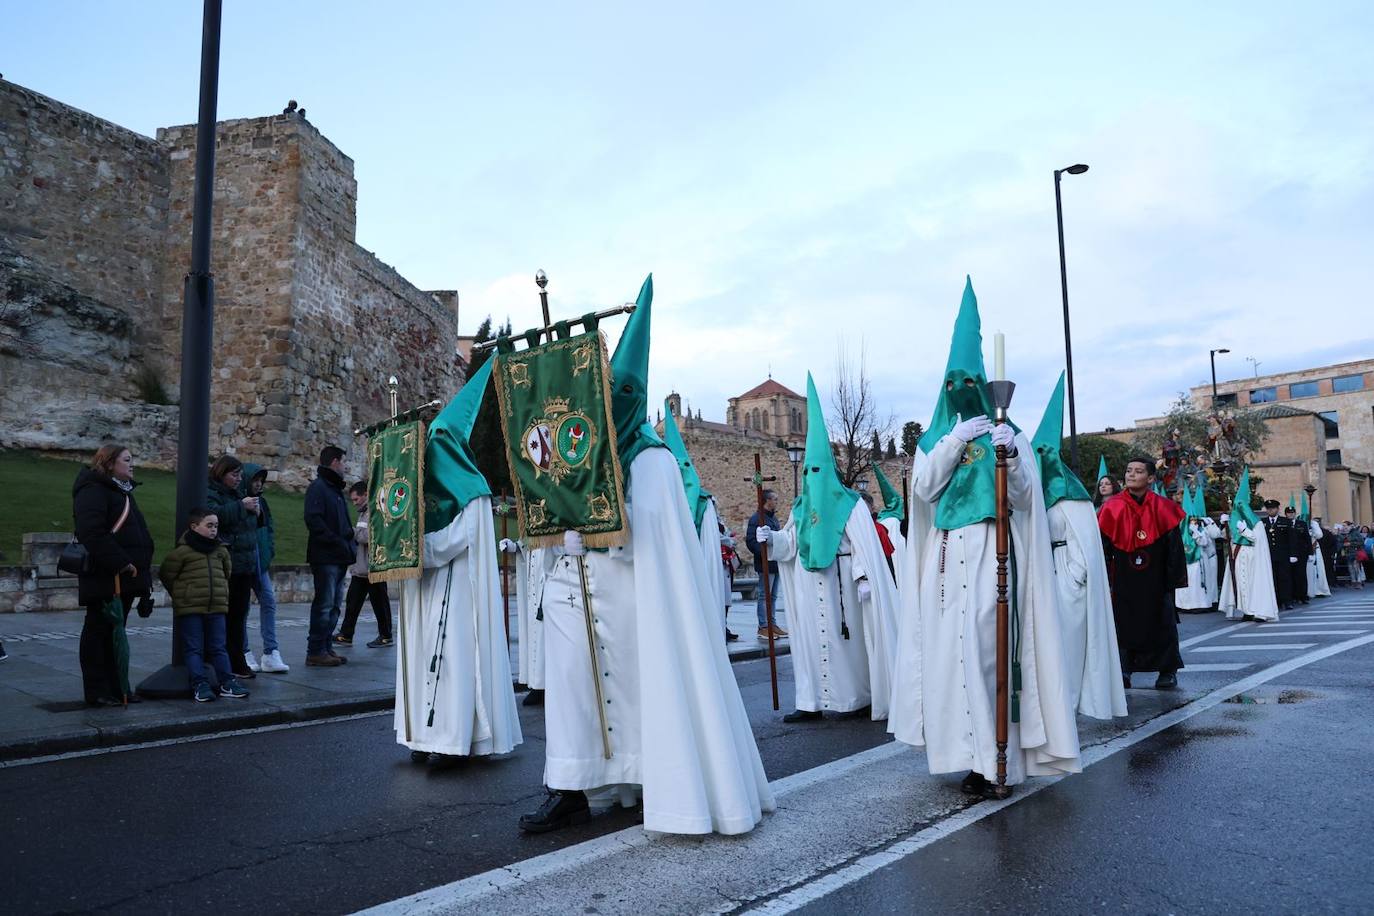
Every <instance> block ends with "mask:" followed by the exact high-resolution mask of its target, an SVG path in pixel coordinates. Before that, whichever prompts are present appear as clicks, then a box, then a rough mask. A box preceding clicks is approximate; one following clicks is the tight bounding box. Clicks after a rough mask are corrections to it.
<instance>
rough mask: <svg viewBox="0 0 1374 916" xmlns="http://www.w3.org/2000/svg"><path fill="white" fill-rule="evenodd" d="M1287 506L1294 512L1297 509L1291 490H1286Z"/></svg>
mask: <svg viewBox="0 0 1374 916" xmlns="http://www.w3.org/2000/svg"><path fill="white" fill-rule="evenodd" d="M1288 508H1290V509H1292V510H1293V511H1294V512H1297V511H1298V501H1297V500H1296V499H1295V498H1294V497H1293V491H1292V490H1289V491H1288Z"/></svg>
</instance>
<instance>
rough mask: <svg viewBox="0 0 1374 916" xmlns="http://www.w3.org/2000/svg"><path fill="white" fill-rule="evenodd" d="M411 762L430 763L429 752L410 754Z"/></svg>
mask: <svg viewBox="0 0 1374 916" xmlns="http://www.w3.org/2000/svg"><path fill="white" fill-rule="evenodd" d="M410 762H411V763H428V762H429V751H411V752H410Z"/></svg>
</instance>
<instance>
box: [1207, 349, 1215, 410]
mask: <svg viewBox="0 0 1374 916" xmlns="http://www.w3.org/2000/svg"><path fill="white" fill-rule="evenodd" d="M1207 356H1208V358H1209V359H1211V361H1212V406H1213V407H1216V406H1217V351H1216V350H1208V351H1207Z"/></svg>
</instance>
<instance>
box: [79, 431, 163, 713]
mask: <svg viewBox="0 0 1374 916" xmlns="http://www.w3.org/2000/svg"><path fill="white" fill-rule="evenodd" d="M136 486H138V484H137V482H136V481H135V480H134V479H133V458H132V456H131V455H130V453H129V450H128V449H126V448H124V447H123V446H122V445H104V446H101V448H100V450H99V451H98V452H96V454H95V458H94V459H93V460H92V462H91V466H90V467H87V468H82V469H81V472H80V473H79V474H77V475H76V482H75V483H74V484H73V485H72V517H73V521H74V522H75V526H76V539H77V540H78V541H80V542H81V544H82V546H84V547H85V548H86V551H87V553H88V554H89V555H90V569H91V571H90V573H89V574H86V575H83V576H81V577H80V578H79V579H78V581H77V591H78V596H77V598H78V600H79V601H80V602H81V605H82V607H84V608H85V609H86V620H85V622H84V624H83V625H82V627H81V645H80V659H81V680H82V683H83V686H84V688H85V694H86V702H87V703H88V704H90V705H92V706H115V705H121V704H122V702H123V700H122V699H120V698H119V694H121V693H122V687H121V686H120V685H119V683H118V676H117V674H116V671H115V656H114V627H113V625H112V624H111V623H110V621H109V620H107V619H106V618H105V615H104V613H103V608H104V606H105V603H106V602H107V601H109V599H111V598H112V597H114V595H115V580H116V579H118V582H119V598H120V601H121V602H122V603H123V605H124V617H125V619H126V620H127V619H128V617H129V609H130V608H131V607H132V606H133V603H134V600H135V599H141V601H142V603H141V604H140V606H139V614H140V615H142V616H147V614H148V613H150V612H151V603H150V601H149V595H150V594H151V592H152V565H153V536H152V535H151V534H150V533H149V531H148V525H147V523H146V522H145V521H144V520H143V513H142V512H140V511H139V508H138V502H137V501H136V500H135V499H134V488H135V487H136ZM129 699H130V700H131V701H133V702H137V700H138V698H137V697H136V696H133V697H130V698H129Z"/></svg>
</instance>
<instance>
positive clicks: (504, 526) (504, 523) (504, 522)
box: [500, 489, 525, 649]
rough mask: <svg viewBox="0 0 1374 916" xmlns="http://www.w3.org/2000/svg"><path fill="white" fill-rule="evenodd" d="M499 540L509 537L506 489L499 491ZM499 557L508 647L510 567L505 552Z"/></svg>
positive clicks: (508, 643) (522, 634) (508, 645)
mask: <svg viewBox="0 0 1374 916" xmlns="http://www.w3.org/2000/svg"><path fill="white" fill-rule="evenodd" d="M500 512H501V540H503V541H504V540H509V539H510V506H508V505H507V504H506V491H505V490H504V489H503V490H502V491H501V510H500ZM500 558H501V607H502V609H503V611H504V612H505V617H506V646H507V648H508V649H509V647H510V580H509V578H508V577H507V576H508V573H509V570H510V567H509V566H507V565H506V564H507V560H506V552H505V551H504V550H502V551H500ZM520 638H521V639H524V638H525V634H524V633H521V634H520Z"/></svg>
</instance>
